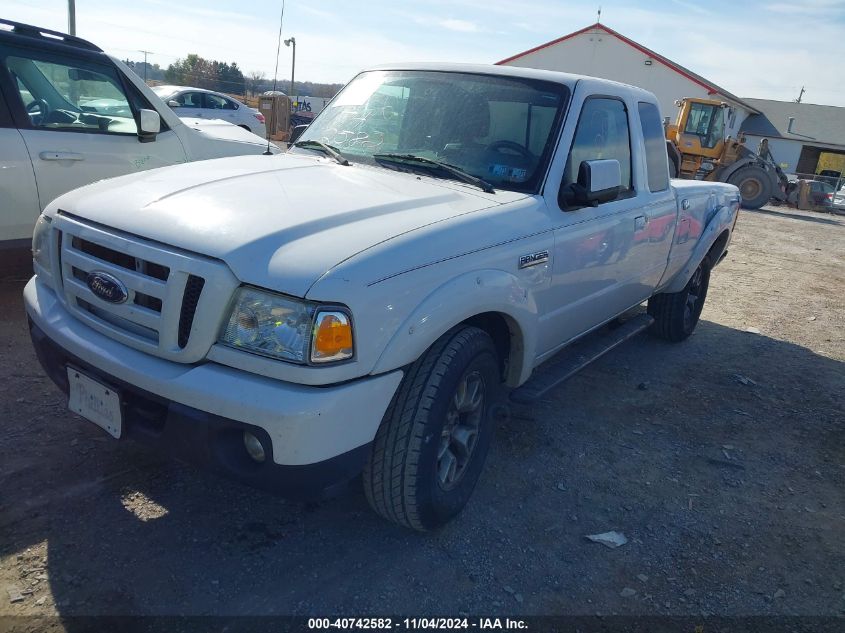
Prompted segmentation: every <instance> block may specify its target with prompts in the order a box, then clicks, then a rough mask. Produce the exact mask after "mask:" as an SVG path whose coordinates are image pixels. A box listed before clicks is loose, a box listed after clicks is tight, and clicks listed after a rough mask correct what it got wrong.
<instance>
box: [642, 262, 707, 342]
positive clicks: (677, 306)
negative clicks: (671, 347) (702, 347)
mask: <svg viewBox="0 0 845 633" xmlns="http://www.w3.org/2000/svg"><path fill="white" fill-rule="evenodd" d="M709 285H710V260H709V259H708V258H707V257H705V258H704V259H703V260H702V262H701V263H700V264H699V265H698V268H696V269H695V272H694V273H693V274H692V277H690V280H689V281H688V282H687V285H686V286H684V288H683V290H681V291H679V292H664V293H661V294H657V295H654V296H653V297H652V298H651V299H649V300H648V313H649V314H650V315H651V316H652V317H653V318H654V324H653V325H652V326H651V331H652V333H653V334H655V335H656V336H658V337H660V338H662V339H666V340H667V341H671V342H673V343H678V342H680V341H683V340H685V339H686V338H688V337H689V335H690V334H692V331H693V330H694V329H695V326H696V325H698V319H699V317H700V316H701V310H702V309H703V308H704V300H705V299H706V298H707V288H708V287H709Z"/></svg>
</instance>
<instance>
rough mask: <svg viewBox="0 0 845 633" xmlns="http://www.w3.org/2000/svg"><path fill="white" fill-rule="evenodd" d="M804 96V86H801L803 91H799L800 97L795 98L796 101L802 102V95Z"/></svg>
mask: <svg viewBox="0 0 845 633" xmlns="http://www.w3.org/2000/svg"><path fill="white" fill-rule="evenodd" d="M803 96H804V86H801V92H799V93H798V98H797V99H796V100H795V103H801V97H803Z"/></svg>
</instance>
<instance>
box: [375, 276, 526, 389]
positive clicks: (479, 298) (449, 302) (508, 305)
mask: <svg viewBox="0 0 845 633" xmlns="http://www.w3.org/2000/svg"><path fill="white" fill-rule="evenodd" d="M488 312H495V313H498V314H500V315H502V316H503V317H504V319H505V321H506V322H507V324H508V328H509V329H510V333H511V346H510V348H511V354H510V363H509V371H508V380H507V382H508V384H511V385H512V386H516V385H518V384H521V383H522V382H524V381H525V380H527V378H528V376H529V375H530V374H531V369H532V362H531V361H532V360H533V358H534V351H535V348H536V345H537V321H538V318H537V303H536V301H535V299H534V295H533V293H532V292H531V289H530V288H529V287H528V286H527V285H526V284H525V283H523V282H521V281H520V280H519V279H518V278H517V277H516V276H514V275H513V274H511V273H508V272H505V271H503V270H495V269H484V270H476V271H472V272H467V273H463V274H462V275H460V276H459V277H455V278H453V279H451V280H450V281H448V282H446V283H445V284H443V285H442V286H439V287H438V288H437V289H435V290H434V291H433V292H432V293H431V294H429V295H428V296H427V297H426V298H425V299H424V300H423V301H422V302H421V303H420V304H419V306H417V308H416V309H415V310H414V311H413V312H411V314H410V316H409V317H408V318H407V319H406V320H405V321H404V322H403V324H402V326H401V327H400V328H399V329H398V330H397V332H396V334H394V336H393V338H392V339H391V340H390V342H389V343H388V345H387V347H386V348H385V350H384V352H382V354H381V356H380V357H379V360H378V361H377V362H376V366H375V368H374V369H373V372H372V373H374V374H380V373H384V372H388V371H391V370H394V369H397V368H399V367H403V366H405V365H408V364H410V363H413V362H414V361H415V360H417V359H418V358H419V357H420V356H422V354H423V353H424V352H425V351H426V350H427V349H428V348H429V347H431V345H432V344H433V343H434V342H435V341H436V340H437V339H438V338H440V337H441V336H443V334H445V333H446V332H448V331H449V330H450V329H451V328H453V327H454V326H456V325H458V324H459V323H462V322H463V321H466V320H467V319H469V318H471V317H474V316H476V315H479V314H483V313H488Z"/></svg>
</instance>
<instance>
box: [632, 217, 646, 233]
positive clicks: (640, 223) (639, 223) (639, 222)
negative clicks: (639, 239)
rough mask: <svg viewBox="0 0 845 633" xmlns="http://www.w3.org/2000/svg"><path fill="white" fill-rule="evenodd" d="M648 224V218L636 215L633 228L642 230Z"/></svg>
mask: <svg viewBox="0 0 845 633" xmlns="http://www.w3.org/2000/svg"><path fill="white" fill-rule="evenodd" d="M647 224H648V218H647V217H646V216H644V215H638V216H637V217H635V218H634V230H635V231H642V230H643V229H644V228H645V227H646V225H647Z"/></svg>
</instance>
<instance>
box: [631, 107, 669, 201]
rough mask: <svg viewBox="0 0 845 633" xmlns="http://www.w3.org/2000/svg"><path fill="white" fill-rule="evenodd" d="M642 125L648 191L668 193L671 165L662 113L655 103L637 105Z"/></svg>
mask: <svg viewBox="0 0 845 633" xmlns="http://www.w3.org/2000/svg"><path fill="white" fill-rule="evenodd" d="M637 108H638V109H639V113H640V125H641V126H642V129H643V140H644V141H645V162H646V170H647V171H648V190H649V191H666V189H668V188H669V163H668V162H667V161H668V154H667V153H666V140H665V137H664V136H663V123H662V122H661V120H660V111H659V110H658V109H657V106H656V105H654V104H653V103H646V102H644V101H641V102H640V103H639V104H637Z"/></svg>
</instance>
